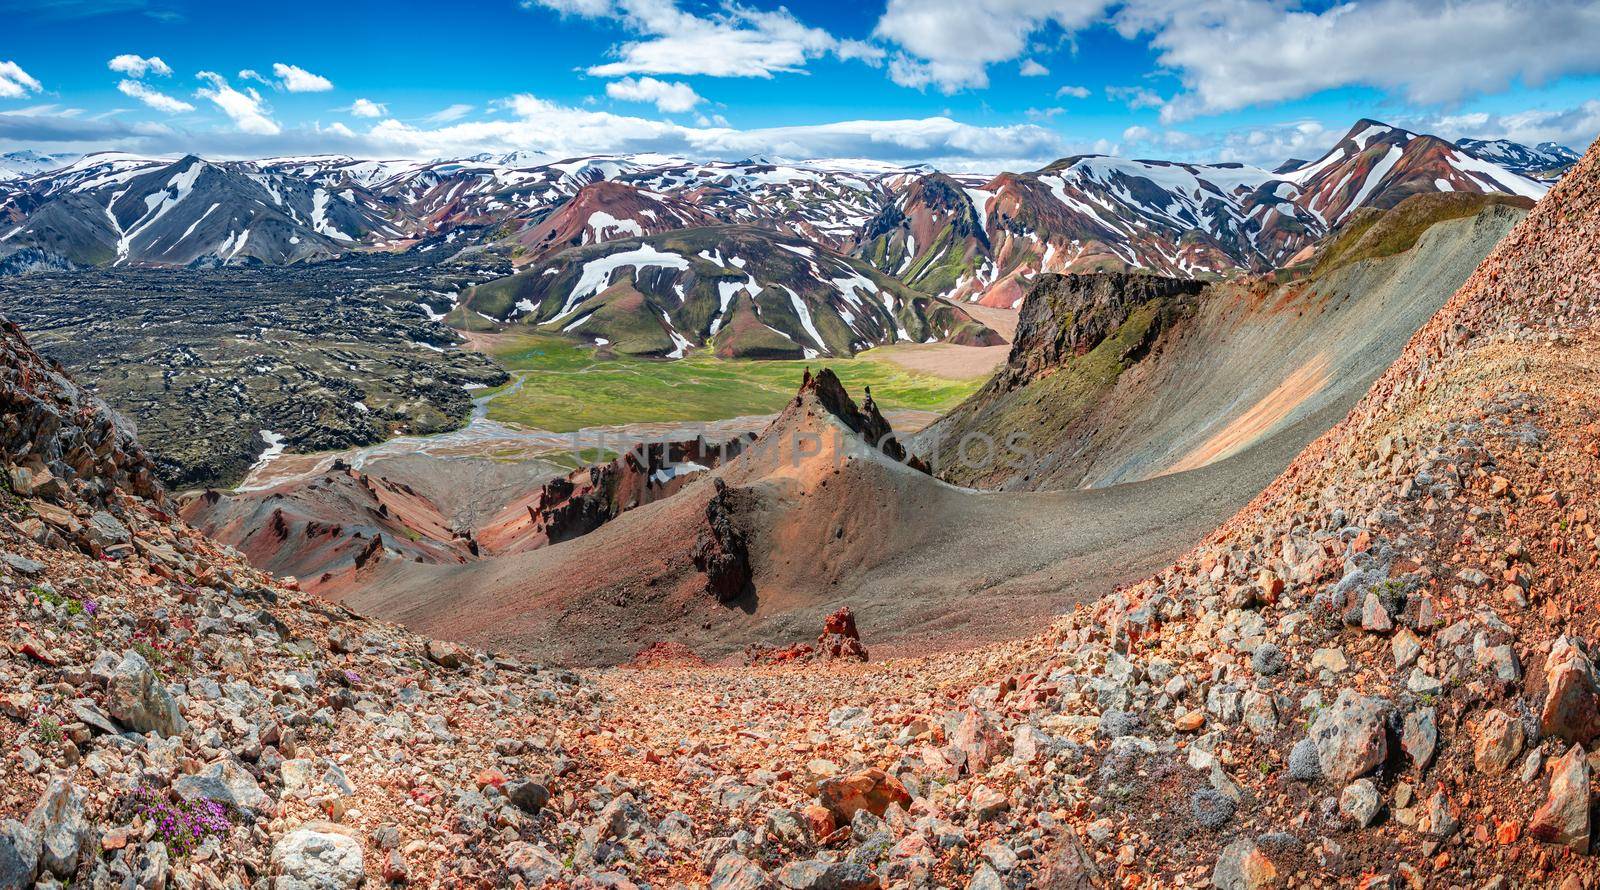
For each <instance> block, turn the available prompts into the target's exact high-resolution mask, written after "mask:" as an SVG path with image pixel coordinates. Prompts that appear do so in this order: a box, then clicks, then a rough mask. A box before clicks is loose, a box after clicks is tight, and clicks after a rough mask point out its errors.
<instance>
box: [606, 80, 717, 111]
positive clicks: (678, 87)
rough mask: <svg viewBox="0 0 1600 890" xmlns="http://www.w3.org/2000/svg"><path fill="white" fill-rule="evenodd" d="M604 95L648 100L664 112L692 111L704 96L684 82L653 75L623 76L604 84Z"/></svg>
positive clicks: (633, 100) (634, 100) (624, 99)
mask: <svg viewBox="0 0 1600 890" xmlns="http://www.w3.org/2000/svg"><path fill="white" fill-rule="evenodd" d="M606 95H607V96H610V97H611V98H613V99H621V100H623V101H626V102H650V103H653V104H654V105H655V106H656V109H657V110H659V111H661V112H663V113H665V114H676V113H681V112H685V111H692V110H693V109H694V107H695V106H696V105H699V104H700V103H701V102H704V101H705V98H704V97H703V96H701V95H700V94H699V93H696V92H695V91H694V88H693V87H690V86H689V85H688V84H686V83H668V82H666V81H664V80H656V79H655V78H654V77H639V78H633V77H624V78H623V79H622V80H617V81H613V82H611V83H608V84H606Z"/></svg>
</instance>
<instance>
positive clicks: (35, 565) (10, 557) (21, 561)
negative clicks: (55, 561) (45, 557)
mask: <svg viewBox="0 0 1600 890" xmlns="http://www.w3.org/2000/svg"><path fill="white" fill-rule="evenodd" d="M0 561H4V562H5V564H6V565H7V566H9V567H10V568H11V571H13V572H16V573H17V574H19V575H26V576H28V577H30V578H31V577H33V576H34V575H37V574H39V573H40V572H42V571H44V563H42V562H39V561H38V560H34V559H29V558H27V557H26V556H18V555H17V554H15V553H0Z"/></svg>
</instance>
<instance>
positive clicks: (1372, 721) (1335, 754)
mask: <svg viewBox="0 0 1600 890" xmlns="http://www.w3.org/2000/svg"><path fill="white" fill-rule="evenodd" d="M1388 712H1389V705H1388V703H1387V702H1385V701H1384V700H1383V699H1380V698H1371V697H1368V696H1364V695H1358V694H1357V693H1356V692H1355V691H1354V690H1351V689H1344V690H1341V691H1340V692H1339V697H1338V699H1337V700H1335V701H1334V703H1333V706H1332V707H1330V708H1326V709H1324V710H1323V711H1322V713H1320V714H1318V715H1317V719H1316V720H1315V721H1314V722H1313V723H1312V724H1311V736H1310V737H1311V740H1312V742H1313V743H1314V744H1315V745H1316V746H1317V765H1318V766H1319V767H1320V768H1321V770H1322V775H1323V777H1324V778H1326V779H1328V780H1329V781H1330V782H1335V783H1337V784H1340V785H1347V784H1349V783H1350V782H1353V781H1355V780H1356V779H1358V778H1360V777H1361V776H1363V775H1366V774H1367V773H1368V772H1371V771H1372V769H1373V768H1374V767H1376V766H1377V765H1378V764H1380V763H1382V762H1383V760H1384V758H1385V757H1386V756H1388V753H1389V743H1388V739H1387V733H1386V732H1385V729H1384V723H1385V720H1386V718H1387V716H1388Z"/></svg>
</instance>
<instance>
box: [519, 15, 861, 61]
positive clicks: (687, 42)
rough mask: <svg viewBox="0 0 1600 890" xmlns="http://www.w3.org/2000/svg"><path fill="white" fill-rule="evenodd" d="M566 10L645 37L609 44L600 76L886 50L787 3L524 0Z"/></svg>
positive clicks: (846, 56) (857, 55)
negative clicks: (711, 7)
mask: <svg viewBox="0 0 1600 890" xmlns="http://www.w3.org/2000/svg"><path fill="white" fill-rule="evenodd" d="M523 5H524V6H526V7H530V8H531V7H535V6H541V7H545V8H548V9H553V10H555V11H557V12H560V13H563V14H565V15H577V16H582V17H585V18H608V19H614V20H617V21H619V22H621V23H622V24H623V25H624V26H625V27H626V28H628V29H629V30H631V31H633V32H635V33H638V34H640V35H643V38H642V39H639V40H632V41H628V42H625V43H623V44H621V45H619V46H617V47H614V48H613V49H612V53H613V54H614V55H615V56H616V57H617V59H616V61H613V62H607V63H605V64H601V65H594V66H591V67H590V68H589V69H588V72H589V73H590V74H592V75H594V76H596V77H622V76H624V75H629V74H677V75H694V74H700V75H707V76H711V77H762V78H770V77H772V76H773V75H774V74H778V73H785V72H795V71H801V70H804V68H805V65H806V63H807V61H809V60H810V59H814V58H817V57H820V56H824V55H830V54H831V55H834V56H837V57H838V58H841V59H860V60H862V61H866V62H872V63H876V62H877V61H879V60H880V59H882V57H883V51H882V50H880V49H878V48H877V47H874V46H872V45H870V44H867V43H864V42H861V41H858V40H841V39H839V38H836V37H834V36H833V35H831V34H829V33H828V32H827V31H824V30H822V29H821V28H812V27H809V26H807V25H805V24H804V23H802V22H801V21H800V20H799V19H797V18H795V17H794V15H793V14H792V13H790V12H789V11H788V10H787V9H785V8H783V7H779V8H778V9H776V10H771V11H767V10H759V9H753V8H749V7H745V6H741V5H739V4H737V3H728V4H726V5H724V6H723V7H722V8H721V9H720V10H719V11H717V12H715V13H712V14H711V15H709V16H700V15H695V14H693V13H688V12H684V11H683V10H681V9H679V8H678V6H677V2H676V0H524V2H523Z"/></svg>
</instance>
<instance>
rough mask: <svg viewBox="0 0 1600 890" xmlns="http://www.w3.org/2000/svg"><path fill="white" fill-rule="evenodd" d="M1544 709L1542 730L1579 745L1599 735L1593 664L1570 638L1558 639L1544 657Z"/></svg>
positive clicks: (1598, 693)
mask: <svg viewBox="0 0 1600 890" xmlns="http://www.w3.org/2000/svg"><path fill="white" fill-rule="evenodd" d="M1544 676H1545V697H1544V706H1543V708H1541V709H1540V711H1539V729H1540V731H1541V732H1542V733H1543V734H1544V735H1547V736H1556V737H1558V738H1562V739H1565V740H1567V741H1569V742H1573V743H1575V744H1579V745H1587V744H1589V742H1591V741H1593V740H1594V738H1595V737H1596V736H1597V735H1600V690H1597V688H1596V685H1597V684H1596V678H1595V669H1594V662H1593V661H1591V660H1590V659H1589V656H1588V655H1587V654H1585V653H1584V651H1583V649H1582V648H1580V647H1579V645H1578V644H1577V643H1576V642H1575V641H1573V640H1572V639H1571V638H1570V637H1558V638H1557V639H1556V641H1555V642H1554V643H1551V644H1550V654H1549V655H1548V656H1547V657H1546V658H1545V665H1544Z"/></svg>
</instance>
